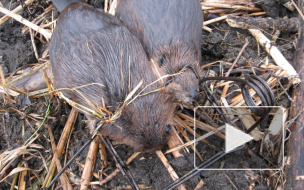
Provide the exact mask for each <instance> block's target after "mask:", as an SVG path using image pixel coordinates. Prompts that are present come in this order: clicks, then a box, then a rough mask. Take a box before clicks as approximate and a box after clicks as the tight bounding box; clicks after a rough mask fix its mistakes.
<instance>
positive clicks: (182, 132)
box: [0, 0, 300, 189]
mask: <svg viewBox="0 0 304 190" xmlns="http://www.w3.org/2000/svg"><path fill="white" fill-rule="evenodd" d="M33 2H34V1H33V0H27V1H25V2H24V3H23V5H20V6H18V7H17V8H15V9H13V10H8V9H7V8H4V7H3V6H2V5H0V12H2V13H3V14H4V15H5V16H3V17H2V18H0V25H1V24H4V23H5V22H8V19H9V18H10V17H12V18H14V19H16V20H17V21H19V22H21V23H22V24H23V25H24V28H23V30H22V33H24V35H29V36H30V38H31V39H32V46H33V50H34V53H35V57H36V58H37V63H31V64H32V65H31V71H29V72H27V71H25V70H22V69H20V70H18V71H16V72H14V73H11V74H9V75H5V74H4V72H3V70H0V76H1V87H0V92H1V94H2V96H3V97H4V103H3V105H5V104H10V105H14V104H17V102H16V97H18V96H20V95H22V94H25V95H26V96H28V97H31V98H39V97H40V99H42V100H43V101H44V102H45V105H46V109H45V112H44V114H40V115H37V114H35V113H34V112H32V113H25V112H24V111H23V110H22V111H21V110H18V109H16V106H9V108H4V107H3V108H1V110H0V111H1V112H0V113H1V117H2V118H3V125H2V127H1V130H3V131H4V132H5V131H6V130H7V129H6V125H5V119H4V118H5V117H6V115H7V114H8V113H11V112H14V113H17V114H19V115H20V116H22V118H23V119H24V120H25V121H27V122H25V123H23V124H22V126H23V127H24V129H22V131H23V132H24V131H29V132H31V133H32V135H31V136H30V137H29V138H28V139H26V140H24V142H22V143H19V145H20V144H22V145H20V146H18V147H12V146H4V145H3V146H1V147H5V148H2V149H1V154H0V184H1V183H6V184H8V186H10V188H11V189H15V188H18V189H35V188H43V187H47V186H48V185H49V184H50V183H51V181H52V179H53V177H54V175H55V174H56V172H58V171H60V170H61V169H62V168H63V165H65V164H66V163H67V160H69V159H70V158H71V157H72V156H73V155H72V154H71V152H70V150H69V148H70V147H71V146H73V145H74V144H75V143H77V142H72V141H71V139H72V138H71V136H72V135H73V129H74V125H75V123H76V122H77V121H76V120H77V116H78V113H77V111H76V110H75V109H74V108H72V110H71V111H70V113H69V116H68V118H67V119H66V123H65V126H64V129H63V130H62V132H61V134H60V138H59V140H58V141H57V142H56V140H55V137H54V131H53V130H54V126H50V125H49V124H47V123H46V120H50V119H52V118H51V116H50V115H49V114H50V112H51V110H50V107H51V104H53V101H57V100H58V99H56V98H55V97H54V96H55V95H59V96H60V97H61V98H62V99H64V100H65V101H66V102H68V103H69V104H70V105H72V106H74V107H77V108H81V109H86V110H87V111H88V112H91V113H93V114H95V115H96V114H97V115H99V116H104V117H111V119H110V120H111V121H113V120H115V117H118V115H119V110H117V112H115V113H117V114H118V115H115V114H113V113H110V112H109V111H107V109H106V106H105V105H103V106H100V107H98V108H97V107H95V109H94V110H89V109H87V108H84V107H81V105H75V103H73V102H72V100H68V99H65V98H64V97H63V96H62V95H60V91H59V90H58V89H57V90H56V89H53V87H52V85H51V82H50V81H47V84H48V86H49V88H48V89H42V90H39V91H34V92H29V93H28V92H23V91H21V90H19V89H16V88H14V87H13V86H11V85H12V84H13V83H14V82H15V81H17V80H20V79H22V78H23V77H25V76H28V75H31V74H33V73H34V72H37V71H41V70H43V69H45V68H47V67H48V66H49V64H50V63H49V60H48V51H47V49H45V50H44V52H42V53H41V50H39V51H38V50H37V46H36V43H35V42H34V39H38V40H39V41H40V42H41V43H45V44H47V43H48V42H49V40H50V38H51V34H52V30H53V29H54V28H55V27H56V17H55V16H54V12H55V8H54V6H53V5H52V4H49V5H48V7H46V8H45V9H44V12H43V13H41V14H40V15H36V18H33V19H31V20H27V19H26V18H23V17H22V16H20V15H19V14H18V13H19V12H20V11H22V8H24V6H26V7H31V6H32V3H33ZM201 5H202V9H203V10H204V14H205V18H207V20H205V22H204V24H203V26H202V27H203V29H204V30H205V31H207V32H208V33H212V32H213V30H215V29H217V27H218V23H219V22H227V23H228V24H229V25H230V26H231V27H234V28H242V29H245V30H248V31H249V33H250V35H252V36H253V37H254V38H255V39H256V44H257V45H256V49H258V54H257V55H256V56H259V57H261V56H264V58H263V59H262V61H261V62H260V63H259V64H253V62H252V61H249V60H246V61H245V62H246V64H238V62H239V60H240V59H245V57H243V56H242V55H243V54H244V53H245V52H246V48H247V46H248V43H249V42H248V36H245V35H243V34H239V36H238V38H239V40H240V41H242V42H243V44H242V47H243V48H241V50H240V51H239V52H237V53H236V54H237V55H238V56H235V57H234V60H233V62H229V61H223V60H217V61H215V62H211V63H207V64H205V65H203V66H202V67H201V68H202V71H203V72H202V73H204V77H210V80H208V81H207V80H205V81H204V80H202V82H201V96H200V98H199V99H198V101H197V102H195V106H205V107H202V108H198V109H196V112H195V114H196V119H194V118H193V117H192V116H189V115H187V114H185V113H184V112H181V111H178V112H177V113H176V116H175V118H174V121H175V127H174V129H173V132H172V133H173V135H172V138H171V140H170V141H169V143H168V148H167V150H162V151H157V152H156V154H157V156H158V158H159V159H160V160H161V162H162V163H163V167H164V168H166V170H167V171H168V175H169V176H170V178H171V179H172V180H173V181H177V180H178V179H179V178H180V177H182V176H181V175H178V174H177V173H178V172H176V171H175V169H174V167H173V166H172V165H171V164H170V161H168V158H167V157H166V155H168V154H172V156H173V157H174V158H179V157H187V156H188V157H190V154H191V153H193V154H195V155H196V156H194V157H195V159H196V162H198V163H204V162H205V161H206V160H208V159H209V158H212V154H211V155H210V153H214V152H220V151H222V148H223V147H221V146H218V145H219V144H218V143H215V142H216V141H219V142H221V143H223V140H224V139H225V131H224V130H223V129H224V128H225V125H223V123H226V122H231V123H232V125H236V126H238V127H239V128H240V129H242V128H244V130H249V129H251V131H250V135H251V136H253V138H254V143H251V144H250V145H249V146H248V147H247V148H246V151H245V152H246V155H250V156H249V157H252V161H248V160H247V161H246V160H244V158H245V157H241V158H240V159H239V160H238V159H236V162H238V163H237V164H236V165H234V166H237V167H238V168H242V169H246V168H247V169H248V168H250V164H251V163H253V162H254V161H255V160H254V159H257V157H259V160H261V165H259V166H260V167H265V166H264V165H263V164H266V165H267V168H270V170H269V171H267V172H261V173H260V172H253V171H251V170H248V171H246V172H245V174H244V175H245V176H246V177H247V178H248V181H249V182H246V183H247V184H248V186H247V188H249V189H253V188H254V186H255V185H256V184H260V183H262V181H264V182H265V181H267V182H265V184H267V186H268V187H271V188H273V189H283V188H284V186H285V185H286V181H285V179H286V176H285V175H286V174H285V170H284V169H283V170H278V171H276V170H275V169H276V168H280V169H282V168H281V166H282V165H284V164H287V165H288V164H291V163H289V162H288V161H289V160H290V159H289V157H288V155H286V152H284V150H283V149H282V148H281V147H282V146H283V144H284V141H285V135H284V134H285V133H282V131H287V135H286V136H288V130H289V127H290V124H291V123H292V122H294V120H295V119H296V118H291V119H289V120H288V111H289V110H288V109H289V107H283V108H282V109H281V111H282V113H281V114H282V115H283V116H284V117H283V123H284V125H282V126H283V129H282V130H277V129H278V127H276V126H275V125H277V123H275V124H273V123H274V122H275V116H274V115H275V114H276V113H277V112H278V111H280V110H278V109H274V110H272V111H270V112H269V113H270V116H266V115H265V117H266V118H268V120H267V121H261V122H262V123H260V126H259V127H256V128H254V129H252V125H253V124H254V123H256V122H257V121H259V120H261V118H263V117H264V116H258V115H257V113H254V111H253V110H252V109H247V108H246V107H243V108H239V109H229V108H228V107H227V106H246V105H247V106H248V104H246V103H247V102H246V99H244V93H242V92H241V91H243V89H242V87H241V86H242V85H240V84H239V83H238V82H239V81H231V80H229V79H228V78H226V79H227V80H225V78H218V79H219V80H211V79H215V78H217V77H230V78H238V79H240V80H244V79H245V80H250V78H246V77H247V75H248V76H254V75H257V76H260V77H261V78H262V79H263V80H264V81H266V82H267V84H268V85H269V87H270V88H271V91H272V93H274V95H275V96H274V98H275V104H273V105H265V103H264V102H263V98H262V97H261V94H262V95H265V94H267V93H269V92H267V93H266V92H261V93H259V92H257V91H256V90H255V89H253V88H251V89H247V90H248V93H247V95H248V94H249V95H250V97H251V98H252V101H253V103H254V104H255V105H256V106H263V105H264V106H274V105H282V104H280V103H278V102H279V101H280V99H281V97H282V96H284V97H285V99H287V101H288V102H289V103H288V104H287V105H289V104H290V102H294V101H293V97H291V96H290V95H289V91H290V89H291V88H293V86H296V85H297V84H299V83H300V78H299V76H298V71H296V70H295V69H294V68H293V66H292V64H291V63H290V60H288V59H286V58H285V56H284V55H283V54H282V53H281V52H280V50H279V48H277V47H276V40H277V39H278V36H279V35H280V33H281V32H282V31H283V32H286V31H288V32H296V31H297V30H298V27H299V24H298V23H299V20H298V19H299V18H295V17H293V18H290V19H289V20H288V19H287V18H286V19H285V18H280V19H278V18H272V20H271V21H272V22H271V23H269V22H266V21H265V18H262V17H264V16H265V15H266V14H267V13H266V12H264V10H262V8H261V6H258V5H256V4H255V3H254V2H252V1H225V0H205V1H202V2H201ZM114 6H115V0H114V1H110V2H109V1H107V0H106V1H104V9H105V11H107V12H110V13H111V14H113V13H114V10H115V9H114V8H113V7H114ZM284 6H286V7H287V8H288V9H289V10H290V11H295V12H296V11H297V10H299V8H298V7H297V6H296V4H295V3H294V1H293V0H291V1H289V4H288V3H285V4H284ZM214 16H215V17H216V18H212V19H209V18H210V17H214ZM282 22H284V23H285V22H286V23H287V24H284V25H283V24H281V23H282ZM265 23H266V24H265ZM284 26H285V28H284ZM291 26H292V29H291ZM269 31H271V32H273V33H271V34H269ZM248 35H249V34H248ZM266 36H268V37H266ZM269 36H270V37H272V39H269ZM293 40H295V41H296V38H295V37H294V38H293ZM263 51H266V52H267V54H265V53H264V54H262V53H261V52H263ZM244 73H246V75H245V74H244ZM202 75H203V74H202ZM211 77H213V78H211ZM45 78H46V80H47V79H48V77H45ZM258 84H259V85H261V82H260V83H258ZM245 86H246V85H245ZM257 86H258V85H257ZM135 90H136V89H135ZM206 91H208V92H206ZM134 93H135V92H134ZM130 97H131V96H130ZM210 97H211V99H210ZM88 101H89V100H88ZM127 101H132V100H130V99H128V98H127V99H126V103H127ZM214 105H218V106H223V107H221V108H220V111H221V112H219V111H218V110H217V109H215V108H210V109H206V106H214ZM251 106H252V105H251ZM184 108H185V109H187V110H188V112H190V115H191V113H192V111H194V107H191V106H184ZM259 109H261V110H258V111H260V112H262V111H263V108H259ZM220 113H222V114H220ZM222 115H226V116H227V118H226V119H227V121H225V119H223V117H222ZM267 115H268V113H267ZM108 119H109V118H108ZM33 122H34V123H35V125H34V126H33V125H32V124H30V123H33ZM263 122H264V124H263ZM265 122H266V124H265ZM29 126H31V127H33V128H29ZM265 126H269V127H266V128H265ZM42 128H45V129H46V130H42ZM279 129H280V127H279ZM32 131H34V132H32ZM46 131H47V132H46ZM91 132H92V131H91ZM88 133H89V132H88ZM57 135H58V134H57ZM100 135H101V134H99V133H94V134H92V136H91V139H92V142H91V143H90V147H89V150H88V153H87V156H86V161H85V163H83V162H81V163H80V162H78V161H77V164H78V165H79V167H80V168H81V170H82V175H81V176H77V175H76V174H74V173H73V172H72V171H71V169H69V168H68V169H67V170H65V171H64V172H63V174H62V175H61V176H60V178H59V180H58V181H57V182H56V183H55V184H54V186H53V188H54V189H57V187H58V188H62V189H74V188H75V187H78V188H81V189H88V188H89V189H98V188H99V187H100V186H101V187H103V185H105V184H107V183H109V181H111V180H113V179H114V178H115V176H117V175H118V173H119V172H120V170H119V169H118V168H116V169H113V167H112V170H109V169H107V167H109V166H108V165H109V163H108V161H107V156H108V155H107V153H108V152H107V151H106V148H105V144H104V141H103V140H102V137H101V136H100ZM210 137H212V138H211V139H210ZM39 138H44V139H45V141H44V142H46V143H48V144H50V146H49V145H48V146H47V145H46V144H37V143H36V141H37V139H39ZM86 140H88V139H85V140H84V141H86ZM1 142H3V141H1ZM206 148H208V150H210V153H209V154H207V153H204V152H203V151H202V150H203V149H206ZM42 152H43V153H42ZM98 155H99V156H98ZM140 156H142V155H141V154H140V153H134V154H132V155H131V156H130V157H129V158H128V159H126V160H125V162H126V165H129V164H130V163H131V162H132V161H133V160H136V159H139V158H138V157H140ZM172 156H171V157H172ZM20 158H22V159H20ZM33 158H35V159H36V160H39V163H40V165H39V166H35V167H32V165H30V164H29V162H28V161H29V160H31V159H33ZM98 158H102V160H101V161H98V162H101V165H100V164H99V166H101V168H95V169H94V166H95V165H96V164H95V162H96V159H98ZM262 161H263V163H262ZM227 163H228V164H229V162H227ZM224 165H225V161H223V160H222V161H221V162H220V164H219V165H216V166H214V167H216V168H226V167H225V166H224ZM33 168H35V169H33ZM228 168H229V167H228ZM192 169H193V168H189V169H188V170H189V171H190V170H192ZM96 171H98V172H96ZM109 171H111V172H109ZM224 174H225V173H224ZM160 178H161V177H160ZM225 178H226V179H227V180H228V181H229V183H230V185H231V186H232V187H234V188H235V189H238V188H239V187H238V186H237V185H236V184H235V183H236V182H235V181H236V179H234V180H232V179H230V177H229V176H228V175H226V174H225ZM131 184H132V183H131ZM169 184H170V183H169V182H166V184H163V186H162V187H165V186H167V185H169ZM204 184H205V182H204V179H202V178H200V180H199V181H198V182H196V184H195V185H193V184H192V186H191V187H193V186H194V187H195V189H201V188H202V187H204ZM118 185H120V186H119V187H117V189H130V188H131V186H123V184H120V183H118ZM137 185H138V187H139V188H140V189H150V188H155V187H151V186H147V185H145V184H143V183H141V182H139V183H138V184H137ZM133 188H134V187H133ZM178 188H179V189H187V188H189V187H187V186H186V185H185V184H183V185H180V186H179V187H178Z"/></svg>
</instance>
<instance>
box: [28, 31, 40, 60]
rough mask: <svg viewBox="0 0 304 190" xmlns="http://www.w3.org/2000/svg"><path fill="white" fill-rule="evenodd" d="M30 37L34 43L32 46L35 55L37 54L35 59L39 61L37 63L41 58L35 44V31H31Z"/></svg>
mask: <svg viewBox="0 0 304 190" xmlns="http://www.w3.org/2000/svg"><path fill="white" fill-rule="evenodd" d="M30 37H31V43H32V46H33V50H34V54H35V58H36V59H37V61H38V60H39V56H38V52H37V47H36V44H35V41H34V40H35V37H34V34H33V30H32V29H30Z"/></svg>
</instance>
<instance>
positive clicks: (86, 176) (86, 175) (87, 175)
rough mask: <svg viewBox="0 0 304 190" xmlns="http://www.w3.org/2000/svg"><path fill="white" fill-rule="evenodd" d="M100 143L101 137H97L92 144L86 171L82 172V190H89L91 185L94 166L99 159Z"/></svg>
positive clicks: (85, 167) (85, 166) (86, 162)
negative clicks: (97, 158)
mask: <svg viewBox="0 0 304 190" xmlns="http://www.w3.org/2000/svg"><path fill="white" fill-rule="evenodd" d="M99 141H100V140H99V136H96V137H95V138H94V139H93V141H92V142H91V145H90V148H89V152H88V154H87V158H86V161H85V165H84V169H83V172H82V176H81V186H80V189H81V190H87V189H88V187H89V185H90V181H91V177H92V172H93V170H94V165H95V161H96V157H97V150H98V145H99Z"/></svg>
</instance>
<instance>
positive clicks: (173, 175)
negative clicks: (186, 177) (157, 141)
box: [156, 150, 186, 190]
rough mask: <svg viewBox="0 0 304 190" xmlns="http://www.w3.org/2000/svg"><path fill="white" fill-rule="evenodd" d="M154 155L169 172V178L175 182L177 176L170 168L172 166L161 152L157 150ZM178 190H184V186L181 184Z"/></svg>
mask: <svg viewBox="0 0 304 190" xmlns="http://www.w3.org/2000/svg"><path fill="white" fill-rule="evenodd" d="M156 155H157V156H158V158H159V159H160V160H161V161H162V163H163V165H164V166H165V168H166V169H167V171H168V172H169V175H170V176H171V178H172V179H173V181H176V180H178V179H179V177H178V175H177V174H176V172H175V171H174V169H173V168H172V166H171V165H170V164H169V162H168V160H167V158H166V157H165V155H164V154H163V152H162V151H160V150H158V151H156ZM178 189H179V190H186V187H185V185H183V184H181V185H180V186H179V187H178Z"/></svg>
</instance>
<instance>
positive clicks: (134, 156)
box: [99, 152, 140, 185]
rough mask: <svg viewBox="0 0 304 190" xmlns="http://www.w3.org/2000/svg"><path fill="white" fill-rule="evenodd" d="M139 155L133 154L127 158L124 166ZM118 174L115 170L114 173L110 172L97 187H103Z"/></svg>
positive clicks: (117, 170)
mask: <svg viewBox="0 0 304 190" xmlns="http://www.w3.org/2000/svg"><path fill="white" fill-rule="evenodd" d="M139 154H140V152H135V153H134V154H133V155H132V156H131V157H130V158H128V160H127V162H126V165H129V164H130V163H131V162H132V161H133V160H134V159H135V158H136V157H137V156H138V155H139ZM119 172H120V170H119V169H115V170H114V172H112V173H111V174H110V175H108V176H107V177H106V178H105V179H104V180H102V181H101V182H100V184H99V185H103V184H105V183H107V182H108V181H110V180H111V179H112V178H114V177H115V176H116V175H117V174H118V173H119Z"/></svg>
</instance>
